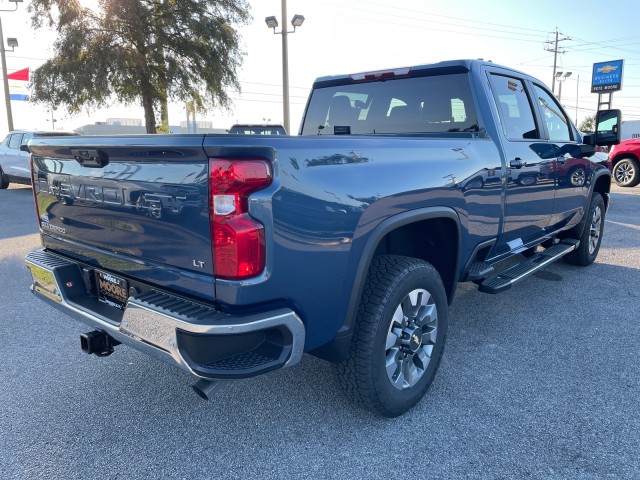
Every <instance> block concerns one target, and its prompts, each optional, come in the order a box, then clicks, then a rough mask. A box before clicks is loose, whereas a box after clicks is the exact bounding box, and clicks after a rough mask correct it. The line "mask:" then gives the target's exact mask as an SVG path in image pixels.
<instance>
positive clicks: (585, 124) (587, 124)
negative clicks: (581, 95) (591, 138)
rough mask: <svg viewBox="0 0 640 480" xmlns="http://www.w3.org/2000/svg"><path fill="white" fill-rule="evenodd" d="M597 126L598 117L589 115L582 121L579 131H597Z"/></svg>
mask: <svg viewBox="0 0 640 480" xmlns="http://www.w3.org/2000/svg"><path fill="white" fill-rule="evenodd" d="M595 124H596V116H595V115H589V116H588V117H585V118H584V120H582V123H581V124H580V127H578V130H580V131H581V132H593V130H594V129H595Z"/></svg>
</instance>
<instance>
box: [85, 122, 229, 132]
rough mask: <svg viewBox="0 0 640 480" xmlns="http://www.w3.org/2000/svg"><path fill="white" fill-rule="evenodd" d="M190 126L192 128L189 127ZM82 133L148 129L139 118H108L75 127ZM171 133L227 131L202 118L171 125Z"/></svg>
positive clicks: (142, 130) (144, 130)
mask: <svg viewBox="0 0 640 480" xmlns="http://www.w3.org/2000/svg"><path fill="white" fill-rule="evenodd" d="M188 127H190V128H188ZM75 131H76V132H78V133H79V134H81V135H140V134H145V133H147V130H146V128H145V126H144V124H143V122H142V120H140V119H139V118H107V120H106V121H104V122H95V123H90V124H87V125H83V126H82V127H78V128H76V129H75ZM169 131H170V132H171V133H189V132H190V133H227V131H226V129H224V128H213V126H212V122H209V121H205V120H201V121H197V122H195V124H194V123H193V122H190V123H189V125H188V124H187V122H180V125H170V126H169Z"/></svg>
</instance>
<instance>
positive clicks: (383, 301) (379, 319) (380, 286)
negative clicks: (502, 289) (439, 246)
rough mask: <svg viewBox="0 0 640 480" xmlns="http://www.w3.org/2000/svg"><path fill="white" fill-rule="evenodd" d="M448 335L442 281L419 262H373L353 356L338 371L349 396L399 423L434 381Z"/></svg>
mask: <svg viewBox="0 0 640 480" xmlns="http://www.w3.org/2000/svg"><path fill="white" fill-rule="evenodd" d="M446 330H447V299H446V294H445V290H444V286H443V284H442V280H441V279H440V275H439V274H438V272H437V271H436V269H435V268H433V266H431V265H430V264H429V263H427V262H425V261H423V260H419V259H416V258H409V257H402V256H397V255H384V256H381V257H377V258H375V259H374V260H373V261H372V264H371V268H370V269H369V275H368V277H367V281H366V285H365V288H364V291H363V294H362V299H361V302H360V306H359V309H358V318H357V320H356V325H355V329H354V334H353V340H352V342H351V348H350V351H349V356H348V357H347V359H346V360H345V361H343V362H342V363H340V364H339V365H338V366H337V370H338V378H339V380H340V384H341V386H342V389H343V391H344V392H345V394H346V396H347V397H349V398H350V399H351V400H352V401H354V402H355V403H357V404H359V405H361V406H364V407H365V408H367V409H369V410H371V411H372V412H375V413H378V414H380V415H383V416H386V417H396V416H398V415H401V414H403V413H405V412H406V411H407V410H409V409H411V408H412V407H413V406H414V405H415V404H416V403H418V402H419V401H420V399H421V398H422V397H423V396H424V394H425V393H426V391H427V390H428V388H429V386H430V385H431V382H432V381H433V379H434V377H435V375H436V371H437V369H438V365H439V363H440V359H441V357H442V352H443V349H444V343H445V337H446Z"/></svg>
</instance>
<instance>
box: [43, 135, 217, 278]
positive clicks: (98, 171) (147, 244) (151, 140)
mask: <svg viewBox="0 0 640 480" xmlns="http://www.w3.org/2000/svg"><path fill="white" fill-rule="evenodd" d="M202 142H203V136H201V135H180V136H173V135H166V136H163V135H154V136H126V137H124V136H123V137H67V138H64V139H63V138H58V139H42V140H32V142H31V144H30V148H31V151H32V154H33V155H32V159H33V160H32V161H33V180H34V192H35V198H36V204H37V209H38V215H39V221H40V226H41V228H42V231H43V232H44V234H45V235H44V244H45V246H48V245H47V244H48V242H53V243H55V244H56V245H60V244H65V243H66V244H69V245H74V248H73V249H71V250H72V251H75V252H78V251H81V249H80V250H79V249H78V246H83V245H84V246H87V247H89V248H88V249H87V250H88V251H89V250H91V251H105V252H109V254H111V256H112V257H116V258H118V259H119V260H120V261H121V262H122V263H123V265H122V266H119V267H118V268H119V269H122V270H131V268H130V267H129V268H127V266H125V264H127V262H129V263H130V264H135V263H136V262H137V263H139V264H141V265H142V264H146V265H160V266H162V265H166V266H167V267H171V268H168V270H170V271H173V272H175V271H184V272H185V273H189V271H191V272H197V273H199V274H202V275H213V267H212V262H211V233H210V228H209V218H208V217H209V207H208V201H207V196H208V186H207V174H208V159H207V156H206V154H205V152H204V150H203V148H202Z"/></svg>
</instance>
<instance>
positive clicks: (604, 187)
mask: <svg viewBox="0 0 640 480" xmlns="http://www.w3.org/2000/svg"><path fill="white" fill-rule="evenodd" d="M610 191H611V172H609V170H608V169H606V168H603V169H602V170H600V171H599V172H597V173H596V176H595V178H594V180H593V183H592V184H591V190H590V192H589V195H587V198H586V202H587V203H586V209H585V211H584V215H583V216H582V219H581V220H580V222H579V223H578V225H576V226H575V227H573V228H572V229H571V230H568V236H569V237H572V238H581V237H582V233H583V231H584V229H585V228H586V226H587V213H588V211H589V205H591V199H592V198H593V194H594V192H597V193H599V194H600V196H601V197H602V199H603V200H604V211H605V212H606V211H608V210H609V192H610Z"/></svg>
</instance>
